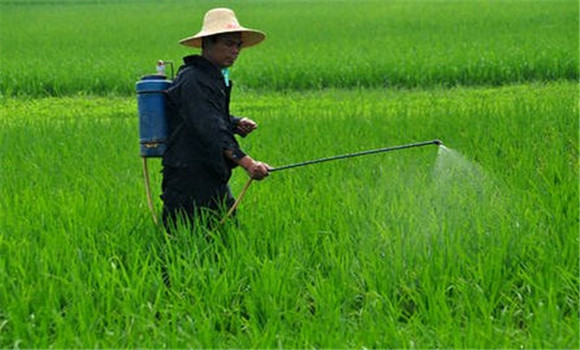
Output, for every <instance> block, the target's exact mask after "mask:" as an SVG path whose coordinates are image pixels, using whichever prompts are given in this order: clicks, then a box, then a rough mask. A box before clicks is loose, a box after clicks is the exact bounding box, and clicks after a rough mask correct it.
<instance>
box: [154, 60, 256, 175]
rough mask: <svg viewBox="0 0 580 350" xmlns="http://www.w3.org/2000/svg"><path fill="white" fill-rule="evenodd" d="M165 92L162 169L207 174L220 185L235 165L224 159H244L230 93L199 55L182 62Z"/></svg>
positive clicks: (209, 63)
mask: <svg viewBox="0 0 580 350" xmlns="http://www.w3.org/2000/svg"><path fill="white" fill-rule="evenodd" d="M184 63H185V64H184V65H182V66H181V67H180V68H179V71H178V74H177V77H176V78H175V80H174V81H173V84H172V85H171V87H170V88H169V89H168V91H167V116H168V129H169V130H168V135H169V140H168V149H167V150H166V152H165V154H164V156H163V166H165V167H173V168H184V167H188V168H190V169H200V168H203V169H204V170H205V171H210V172H211V173H213V174H214V175H215V176H216V178H218V179H219V180H220V181H222V182H223V183H227V181H228V180H229V178H230V177H231V169H232V168H234V167H235V166H236V165H235V163H233V162H232V161H231V160H229V159H227V158H225V157H224V151H225V150H231V151H232V152H233V154H234V157H237V158H242V157H244V156H245V154H244V152H243V151H242V150H241V149H240V146H239V144H238V142H237V140H236V139H235V137H234V133H235V130H236V127H237V124H238V122H239V119H237V118H235V117H233V116H231V115H230V110H229V104H230V92H231V87H232V84H231V82H230V84H229V87H228V86H226V84H225V81H224V77H223V75H222V73H221V72H220V70H219V69H218V68H217V67H216V66H214V65H213V64H212V63H211V62H209V61H208V60H206V59H205V58H203V57H201V56H199V55H192V56H187V57H185V58H184Z"/></svg>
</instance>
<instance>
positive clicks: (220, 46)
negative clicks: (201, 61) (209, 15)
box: [202, 33, 242, 68]
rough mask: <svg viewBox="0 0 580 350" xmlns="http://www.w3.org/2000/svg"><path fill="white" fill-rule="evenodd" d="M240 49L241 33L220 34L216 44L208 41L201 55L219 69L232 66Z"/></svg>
mask: <svg viewBox="0 0 580 350" xmlns="http://www.w3.org/2000/svg"><path fill="white" fill-rule="evenodd" d="M241 49H242V34H241V33H227V34H220V35H218V36H217V41H216V42H212V41H211V40H208V44H207V45H206V46H205V47H204V48H203V53H202V55H203V57H205V58H207V59H208V60H209V61H211V62H212V63H213V64H215V65H216V66H218V67H219V68H226V67H230V66H232V65H233V64H234V62H235V61H236V59H237V58H238V55H239V54H240V51H241Z"/></svg>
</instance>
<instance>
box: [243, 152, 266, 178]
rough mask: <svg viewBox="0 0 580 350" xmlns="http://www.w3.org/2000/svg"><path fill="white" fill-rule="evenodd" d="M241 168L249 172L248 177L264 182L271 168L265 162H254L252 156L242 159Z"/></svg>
mask: <svg viewBox="0 0 580 350" xmlns="http://www.w3.org/2000/svg"><path fill="white" fill-rule="evenodd" d="M239 164H240V166H241V167H242V168H244V169H246V171H247V172H248V175H250V177H251V178H252V179H254V180H262V179H263V178H265V177H266V176H268V172H269V171H270V166H269V165H268V164H266V163H263V162H257V161H255V160H253V159H252V158H251V157H250V156H245V157H244V158H242V159H240V162H239Z"/></svg>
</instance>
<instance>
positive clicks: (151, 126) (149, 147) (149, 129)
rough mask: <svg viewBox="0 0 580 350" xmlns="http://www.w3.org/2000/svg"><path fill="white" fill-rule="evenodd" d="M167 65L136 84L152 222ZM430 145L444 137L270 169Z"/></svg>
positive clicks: (438, 143) (159, 65) (162, 148)
mask: <svg viewBox="0 0 580 350" xmlns="http://www.w3.org/2000/svg"><path fill="white" fill-rule="evenodd" d="M165 64H169V65H171V79H173V77H174V70H173V63H172V62H169V61H161V60H160V61H158V62H157V74H152V75H146V76H143V77H142V78H141V80H139V81H138V82H137V84H136V90H137V106H138V109H139V143H140V155H141V157H142V158H143V175H144V177H145V191H146V194H147V204H148V205H149V210H150V211H151V215H152V217H153V221H154V222H155V224H156V225H158V220H157V215H156V214H155V206H154V205H153V200H152V198H151V186H150V181H149V171H148V169H147V158H158V157H162V156H163V153H164V152H165V150H166V148H167V144H166V141H167V137H168V136H167V119H166V116H165V90H167V89H168V88H169V86H170V85H171V80H168V79H167V76H166V75H165ZM429 145H436V146H441V145H443V142H442V141H441V140H432V141H425V142H418V143H410V144H406V145H400V146H393V147H384V148H378V149H372V150H368V151H362V152H356V153H349V154H342V155H337V156H332V157H326V158H319V159H314V160H308V161H305V162H299V163H293V164H288V165H283V166H279V167H276V168H270V170H269V172H270V173H272V172H277V171H282V170H287V169H292V168H298V167H303V166H307V165H312V164H318V163H323V162H330V161H334V160H339V159H346V158H353V157H360V156H366V155H370V154H376V153H384V152H391V151H398V150H403V149H407V148H414V147H424V146H429ZM252 180H253V179H252V178H250V179H249V180H248V182H246V184H245V186H244V188H243V189H242V191H241V192H240V194H239V196H238V199H237V200H236V201H235V202H234V204H233V205H232V207H231V208H230V209H229V210H228V212H227V213H226V215H225V216H224V218H223V219H222V220H221V221H220V224H223V223H225V221H226V220H227V218H228V217H229V216H230V215H231V214H232V213H233V212H234V211H235V210H236V208H237V207H238V205H239V204H240V201H241V200H242V198H243V197H244V195H245V193H246V191H247V190H248V188H249V187H250V184H251V183H252Z"/></svg>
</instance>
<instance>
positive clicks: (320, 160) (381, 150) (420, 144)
mask: <svg viewBox="0 0 580 350" xmlns="http://www.w3.org/2000/svg"><path fill="white" fill-rule="evenodd" d="M429 145H436V146H442V145H443V142H442V141H441V140H438V139H435V140H432V141H425V142H417V143H409V144H406V145H399V146H392V147H383V148H377V149H371V150H367V151H361V152H355V153H347V154H341V155H337V156H331V157H325V158H318V159H313V160H307V161H304V162H299V163H293V164H287V165H282V166H279V167H276V168H270V173H273V172H276V171H282V170H288V169H292V168H298V167H303V166H308V165H312V164H318V163H324V162H330V161H335V160H339V159H346V158H354V157H361V156H367V155H370V154H376V153H384V152H391V151H399V150H403V149H407V148H415V147H424V146H429ZM252 180H253V179H252V178H250V179H249V180H248V181H247V182H246V184H245V185H244V188H243V189H242V192H240V195H239V196H238V199H237V200H236V201H235V202H234V204H233V205H232V207H231V208H230V210H228V212H227V213H226V215H225V216H224V218H223V219H222V220H221V221H220V224H224V223H225V221H226V220H227V218H228V217H229V216H230V215H232V213H233V212H234V211H235V210H236V208H237V207H238V205H239V204H240V201H241V200H242V198H243V197H244V194H246V191H247V190H248V188H249V187H250V184H251V183H252Z"/></svg>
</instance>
